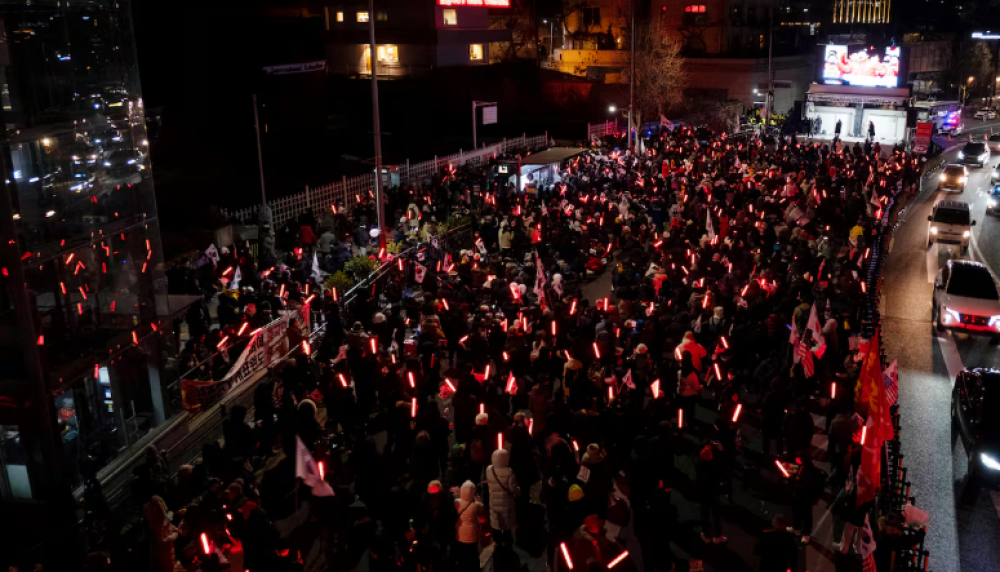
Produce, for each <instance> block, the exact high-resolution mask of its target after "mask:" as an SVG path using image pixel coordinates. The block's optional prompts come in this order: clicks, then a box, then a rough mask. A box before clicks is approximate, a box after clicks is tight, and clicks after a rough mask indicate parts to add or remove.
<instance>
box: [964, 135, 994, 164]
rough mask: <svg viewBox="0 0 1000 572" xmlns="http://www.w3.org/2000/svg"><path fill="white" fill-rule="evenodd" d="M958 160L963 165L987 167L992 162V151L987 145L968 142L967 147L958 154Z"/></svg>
mask: <svg viewBox="0 0 1000 572" xmlns="http://www.w3.org/2000/svg"><path fill="white" fill-rule="evenodd" d="M958 158H959V160H961V161H962V164H963V165H975V166H977V167H985V166H986V163H987V162H988V161H989V160H990V150H989V148H987V147H986V144H985V143H973V142H971V141H970V142H968V143H966V144H965V147H963V148H962V150H961V151H959V152H958Z"/></svg>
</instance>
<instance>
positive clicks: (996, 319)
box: [989, 316, 1000, 328]
mask: <svg viewBox="0 0 1000 572" xmlns="http://www.w3.org/2000/svg"><path fill="white" fill-rule="evenodd" d="M989 326H990V327H991V328H992V327H997V328H1000V316H990V323H989Z"/></svg>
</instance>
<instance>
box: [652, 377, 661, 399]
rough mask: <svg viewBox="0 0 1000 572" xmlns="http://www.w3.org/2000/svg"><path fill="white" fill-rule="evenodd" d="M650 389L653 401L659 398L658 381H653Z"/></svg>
mask: <svg viewBox="0 0 1000 572" xmlns="http://www.w3.org/2000/svg"><path fill="white" fill-rule="evenodd" d="M650 388H651V389H652V390H653V399H656V398H658V397H659V396H660V380H656V381H654V382H653V383H652V385H651V386H650Z"/></svg>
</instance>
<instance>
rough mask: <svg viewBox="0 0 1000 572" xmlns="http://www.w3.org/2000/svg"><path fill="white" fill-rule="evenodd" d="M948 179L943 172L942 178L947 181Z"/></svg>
mask: <svg viewBox="0 0 1000 572" xmlns="http://www.w3.org/2000/svg"><path fill="white" fill-rule="evenodd" d="M947 179H948V177H947V176H946V175H945V174H944V173H941V180H942V181H946V180H947Z"/></svg>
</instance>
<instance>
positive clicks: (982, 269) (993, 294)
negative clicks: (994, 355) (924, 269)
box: [931, 260, 1000, 343]
mask: <svg viewBox="0 0 1000 572" xmlns="http://www.w3.org/2000/svg"><path fill="white" fill-rule="evenodd" d="M931 313H932V315H933V317H934V325H935V326H936V327H937V329H938V331H944V329H945V328H949V329H952V330H960V331H964V332H968V333H970V334H984V335H988V336H991V337H992V340H991V341H992V342H993V343H996V342H998V341H1000V292H997V283H996V277H994V276H993V273H992V272H990V269H989V268H987V267H986V266H985V265H983V264H981V263H979V262H973V261H971V260H949V261H948V264H946V265H945V267H944V268H942V269H941V270H939V271H938V275H937V277H936V278H935V279H934V302H933V306H932V307H931Z"/></svg>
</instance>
